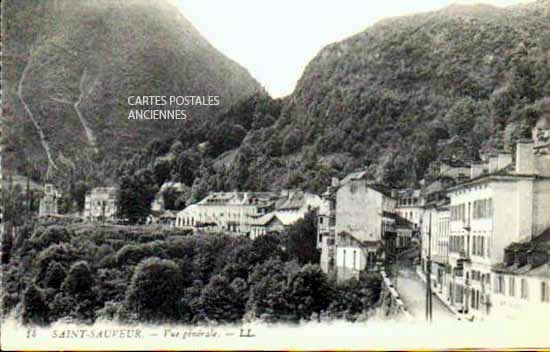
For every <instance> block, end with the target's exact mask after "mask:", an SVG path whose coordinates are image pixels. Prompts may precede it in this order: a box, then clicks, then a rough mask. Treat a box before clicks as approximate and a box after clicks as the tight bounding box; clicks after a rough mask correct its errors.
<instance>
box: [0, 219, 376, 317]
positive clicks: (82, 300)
mask: <svg viewBox="0 0 550 352" xmlns="http://www.w3.org/2000/svg"><path fill="white" fill-rule="evenodd" d="M300 229H306V230H307V226H305V225H304V224H302V225H299V226H295V227H294V228H292V229H291V231H289V232H294V233H296V232H297V231H299V230H300ZM291 237H292V236H289V234H281V235H265V236H260V237H258V238H256V239H254V240H250V239H248V238H246V237H235V236H227V235H224V234H202V235H201V234H197V235H191V234H190V233H189V232H187V231H183V230H178V229H161V228H155V227H144V226H142V227H130V226H114V225H104V226H96V227H94V226H92V225H87V224H68V225H63V226H61V225H48V226H45V225H35V226H31V225H27V226H24V227H20V228H18V229H17V231H16V237H15V238H14V239H13V249H12V251H11V256H10V258H9V260H8V261H7V263H6V264H4V265H3V268H2V269H3V274H4V275H3V292H2V300H1V303H2V310H3V312H4V313H5V314H16V316H17V317H18V318H20V319H22V321H23V322H24V323H26V324H48V323H52V322H54V321H57V320H59V319H72V320H75V321H78V322H94V321H96V320H98V319H107V320H113V319H114V320H117V321H122V322H136V321H139V322H146V321H147V322H157V323H160V322H175V323H182V324H198V323H209V322H215V323H238V322H242V321H252V320H258V319H260V320H263V321H269V322H276V321H284V322H300V321H307V320H310V319H321V318H323V319H332V318H339V319H340V318H345V319H349V320H357V319H366V316H367V312H368V311H369V310H371V309H372V308H373V307H375V306H376V302H378V299H379V296H380V290H381V282H380V277H379V276H373V277H369V278H366V279H363V280H361V281H357V282H355V281H354V283H352V284H350V283H344V284H343V285H345V286H341V285H339V284H336V283H335V282H332V281H330V280H329V279H328V278H327V276H326V275H325V274H324V273H323V272H322V271H321V269H320V267H319V265H318V256H317V257H316V258H313V257H309V256H306V257H301V255H302V253H308V251H300V250H297V249H296V248H295V249H294V250H292V251H289V250H287V248H289V241H291V240H289V238H291ZM300 238H303V239H306V240H307V241H314V240H315V237H313V239H311V238H308V236H300ZM294 246H295V247H296V244H294ZM307 246H308V245H306V247H307ZM314 259H316V260H317V262H314ZM306 262H309V263H308V264H305V265H302V264H301V263H306ZM342 287H349V290H347V292H348V293H347V294H346V296H345V297H344V296H342Z"/></svg>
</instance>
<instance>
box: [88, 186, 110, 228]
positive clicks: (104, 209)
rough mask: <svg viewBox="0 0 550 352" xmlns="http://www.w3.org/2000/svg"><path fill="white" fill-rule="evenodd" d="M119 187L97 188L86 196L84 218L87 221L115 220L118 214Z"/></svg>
mask: <svg viewBox="0 0 550 352" xmlns="http://www.w3.org/2000/svg"><path fill="white" fill-rule="evenodd" d="M117 193H118V188H117V187H97V188H94V189H92V190H91V192H89V193H88V194H86V197H85V202H84V214H83V216H84V218H85V219H86V220H90V221H94V220H99V221H105V220H114V219H115V216H116V213H117V209H118V208H117Z"/></svg>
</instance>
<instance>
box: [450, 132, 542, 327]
mask: <svg viewBox="0 0 550 352" xmlns="http://www.w3.org/2000/svg"><path fill="white" fill-rule="evenodd" d="M549 157H550V156H545V155H536V154H535V153H534V151H533V142H532V141H520V142H519V143H518V144H517V147H516V157H515V164H514V163H513V161H512V157H511V155H510V154H505V153H501V154H499V155H495V156H492V157H491V158H490V160H489V162H488V164H487V165H485V166H483V165H473V166H472V169H471V179H470V180H468V181H466V182H463V183H461V184H459V185H456V186H454V187H451V188H450V189H449V190H448V196H449V198H450V202H451V203H450V234H449V263H450V266H451V268H452V271H451V280H450V282H449V285H448V290H449V291H448V293H449V296H450V302H451V304H453V305H455V306H456V307H457V308H458V309H460V310H462V311H464V312H467V314H468V316H473V317H475V318H484V317H487V316H488V315H489V314H490V307H491V305H492V303H491V293H492V290H491V286H492V282H493V281H492V278H493V276H492V275H493V274H492V272H491V268H492V266H494V265H495V264H497V263H500V262H502V261H503V253H504V249H505V248H506V247H507V246H508V245H510V244H511V243H513V242H525V241H530V240H531V239H532V238H533V237H534V236H536V235H538V234H540V233H542V232H543V231H544V230H545V229H547V228H548V227H550V159H549ZM484 168H485V169H486V170H487V172H486V173H484V172H483V169H484Z"/></svg>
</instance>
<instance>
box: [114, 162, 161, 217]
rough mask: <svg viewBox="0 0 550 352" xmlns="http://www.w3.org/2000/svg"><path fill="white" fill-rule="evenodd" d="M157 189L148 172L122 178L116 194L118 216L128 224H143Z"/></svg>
mask: <svg viewBox="0 0 550 352" xmlns="http://www.w3.org/2000/svg"><path fill="white" fill-rule="evenodd" d="M157 191H158V187H157V185H156V183H155V179H154V177H153V174H152V172H151V171H150V170H143V169H142V170H139V171H137V172H136V173H135V174H134V175H132V176H127V175H126V176H123V177H122V178H121V181H120V192H119V193H118V212H119V213H118V216H119V217H120V218H126V219H128V220H129V222H130V223H132V224H136V223H144V222H145V219H147V216H149V214H150V213H151V202H152V201H153V200H154V199H155V195H156V193H157Z"/></svg>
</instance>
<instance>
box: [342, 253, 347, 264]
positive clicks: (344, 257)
mask: <svg viewBox="0 0 550 352" xmlns="http://www.w3.org/2000/svg"><path fill="white" fill-rule="evenodd" d="M343 262H344V263H343V264H344V265H343V266H344V267H346V266H347V265H346V250H345V249H344V256H343Z"/></svg>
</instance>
